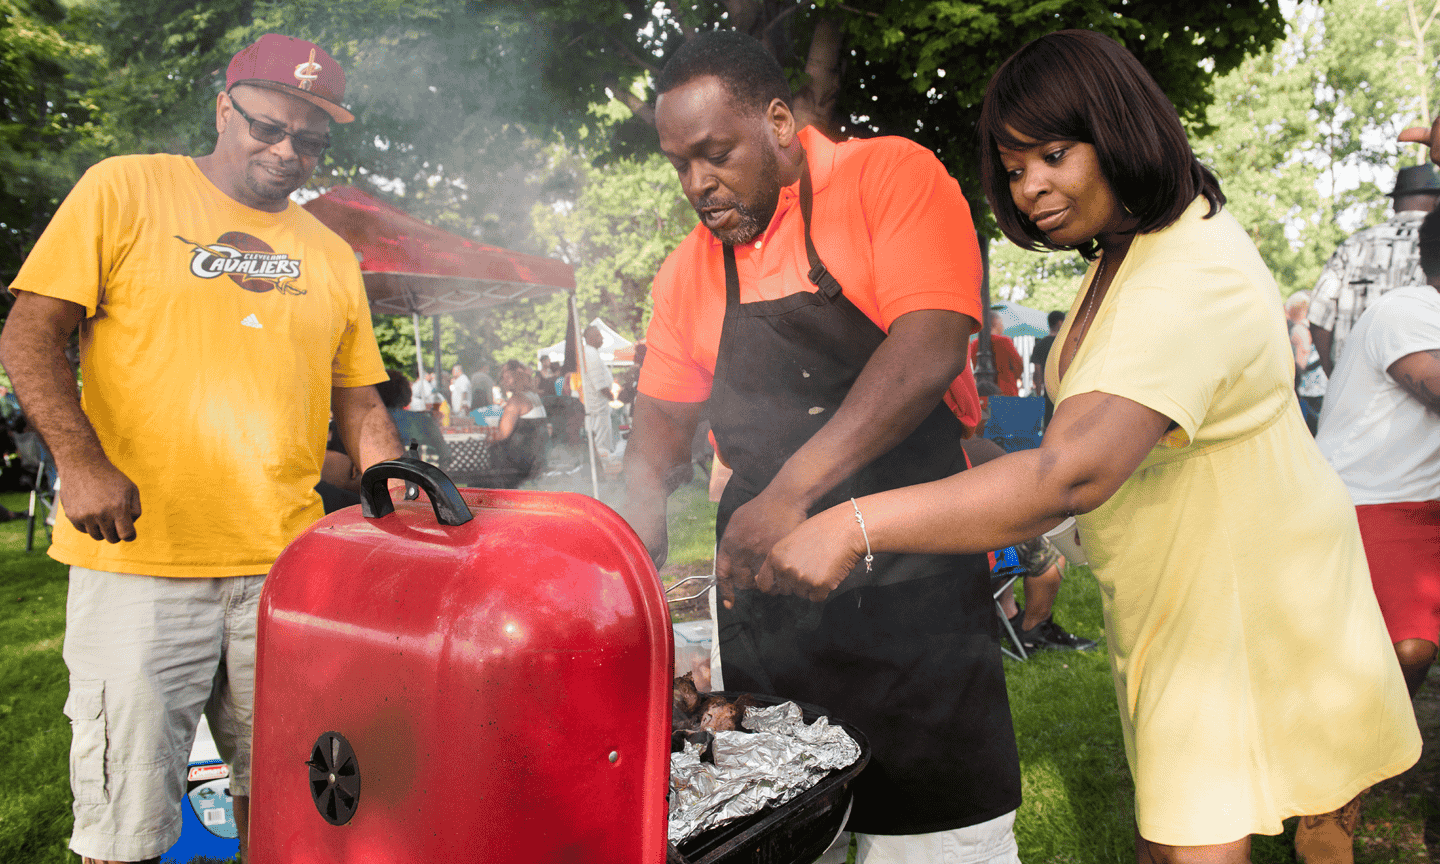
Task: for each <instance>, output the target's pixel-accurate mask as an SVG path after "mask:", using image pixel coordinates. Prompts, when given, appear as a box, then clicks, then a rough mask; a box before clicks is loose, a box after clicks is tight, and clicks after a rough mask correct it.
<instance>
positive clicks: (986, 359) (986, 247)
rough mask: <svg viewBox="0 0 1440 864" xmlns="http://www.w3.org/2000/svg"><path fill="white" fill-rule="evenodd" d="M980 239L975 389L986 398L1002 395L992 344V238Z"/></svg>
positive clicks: (978, 234) (984, 237) (980, 235)
mask: <svg viewBox="0 0 1440 864" xmlns="http://www.w3.org/2000/svg"><path fill="white" fill-rule="evenodd" d="M976 239H977V240H979V241H980V310H981V311H980V347H979V348H977V349H975V389H976V390H977V391H979V393H980V395H981V396H984V397H986V398H988V397H990V396H998V395H1000V388H999V387H998V386H997V385H996V383H995V377H996V375H997V372H996V369H995V350H994V348H992V347H991V345H990V238H989V237H986V236H985V235H984V234H983V233H978V232H977V237H976Z"/></svg>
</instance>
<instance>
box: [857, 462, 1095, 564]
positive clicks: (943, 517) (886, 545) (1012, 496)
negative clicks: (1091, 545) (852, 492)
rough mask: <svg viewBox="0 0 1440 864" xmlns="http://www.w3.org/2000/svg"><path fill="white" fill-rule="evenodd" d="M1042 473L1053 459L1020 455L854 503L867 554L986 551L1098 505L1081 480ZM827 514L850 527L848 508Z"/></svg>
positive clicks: (1032, 533)
mask: <svg viewBox="0 0 1440 864" xmlns="http://www.w3.org/2000/svg"><path fill="white" fill-rule="evenodd" d="M1050 469H1053V460H1052V459H1050V458H1048V457H1047V456H1046V455H1045V454H1044V452H1043V451H1042V450H1022V451H1020V452H1017V453H1013V454H1009V455H1007V456H1005V457H1003V458H1001V459H997V460H995V461H993V462H990V463H988V464H985V465H981V466H979V467H977V468H973V469H971V470H969V471H962V472H961V473H959V474H954V475H952V476H950V477H946V478H943V479H941V480H936V481H934V482H931V483H926V484H922V485H919V486H909V487H904V488H901V489H893V490H890V491H888V492H881V493H878V494H875V495H869V496H866V497H864V498H861V499H859V500H858V501H857V504H858V505H859V507H860V511H861V513H862V515H863V516H864V517H865V527H866V531H867V532H868V533H869V535H870V546H871V549H872V550H873V551H875V552H912V553H937V554H961V553H971V552H989V551H992V550H995V549H1002V548H1004V547H1006V546H1013V545H1015V544H1016V543H1021V542H1024V541H1026V540H1029V539H1031V538H1033V537H1036V536H1038V535H1040V534H1043V533H1045V532H1046V531H1049V530H1050V529H1051V528H1054V527H1055V526H1056V525H1058V524H1059V523H1060V522H1062V521H1064V519H1065V518H1066V517H1067V516H1071V515H1074V514H1075V513H1080V512H1087V511H1088V510H1090V509H1093V508H1094V506H1098V504H1099V503H1100V502H1098V501H1094V500H1093V499H1094V497H1095V496H1094V494H1093V493H1094V490H1093V489H1088V488H1087V486H1089V485H1090V484H1088V483H1087V482H1086V481H1085V480H1084V479H1079V478H1071V479H1063V478H1062V477H1061V476H1059V472H1058V471H1055V470H1050ZM1101 500H1102V501H1103V499H1101ZM835 509H836V510H838V511H840V512H838V513H837V514H836V517H835V518H836V519H837V521H838V520H839V519H842V518H844V517H845V516H847V515H848V516H849V518H850V521H852V522H853V521H854V509H853V508H852V507H851V505H850V502H848V501H847V502H845V503H844V504H842V505H840V506H839V507H837V508H835ZM846 511H848V514H847V512H846ZM858 528H859V526H858V524H857V525H856V529H857V530H858ZM861 542H862V544H863V538H862V540H861Z"/></svg>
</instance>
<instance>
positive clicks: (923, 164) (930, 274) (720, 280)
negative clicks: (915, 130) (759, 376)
mask: <svg viewBox="0 0 1440 864" xmlns="http://www.w3.org/2000/svg"><path fill="white" fill-rule="evenodd" d="M800 142H801V144H803V145H804V147H805V153H806V158H807V159H808V160H809V163H810V178H811V183H812V184H813V186H814V210H813V213H812V217H811V224H810V236H811V238H812V239H813V240H814V243H815V249H816V251H818V252H819V253H820V258H821V260H822V261H824V262H825V266H826V268H827V269H829V271H830V272H831V273H832V274H834V276H835V278H836V279H837V280H839V282H840V284H841V286H843V287H844V289H845V296H846V297H847V298H849V300H850V302H851V303H854V304H855V306H856V307H857V308H858V309H859V310H860V311H861V312H863V313H865V315H866V316H867V317H869V318H870V320H871V321H874V322H875V324H876V325H878V326H879V327H880V329H881V330H884V331H885V332H887V333H888V332H889V330H890V324H891V323H892V322H893V321H894V320H895V319H896V318H899V317H900V316H901V315H904V314H905V313H907V312H915V311H917V310H920V309H945V310H949V311H952V312H960V313H962V314H965V315H968V316H970V317H971V318H972V319H974V320H975V321H979V320H980V318H981V315H980V276H981V272H980V249H979V244H978V243H977V241H976V239H975V228H974V225H973V223H972V222H971V221H970V207H969V205H968V204H966V203H965V196H963V195H962V194H961V193H960V185H959V184H958V183H956V182H955V180H954V179H953V178H952V177H951V176H950V175H949V174H948V173H947V172H946V171H945V166H943V165H941V164H940V160H938V159H936V158H935V154H933V153H931V152H930V151H929V150H926V149H925V148H924V147H921V146H920V145H919V144H916V143H914V142H913V141H908V140H906V139H904V138H872V139H867V140H852V141H844V142H841V143H839V144H836V143H833V142H831V141H830V140H828V139H827V138H825V137H824V136H823V135H821V134H819V133H818V132H816V131H814V130H813V129H810V128H809V127H806V128H805V129H802V130H800ZM799 198H800V184H799V182H798V181H797V182H796V183H794V184H793V185H791V186H787V187H785V188H784V189H781V190H780V201H779V204H778V205H777V206H776V208H775V216H774V217H773V218H772V219H771V220H770V225H769V227H767V228H766V229H765V231H764V233H762V234H761V235H760V236H759V237H757V238H756V239H755V240H754V241H752V242H750V243H747V244H745V245H743V246H736V247H735V264H736V268H737V269H738V270H739V273H740V302H742V303H753V302H756V301H761V300H775V299H778V298H780V297H785V296H787V295H790V294H794V293H797V292H800V291H814V290H815V286H814V285H813V284H811V282H810V279H809V277H808V275H807V274H808V272H809V270H810V265H809V262H808V260H807V259H806V257H805V229H804V223H803V221H802V219H801V216H800V200H799ZM654 301H655V307H654V314H653V316H652V317H651V319H650V328H649V330H648V332H647V333H646V336H645V341H646V344H647V345H648V346H649V349H648V352H647V353H646V355H645V365H644V368H643V369H641V371H640V384H639V391H640V392H641V393H644V394H645V395H647V396H650V397H652V398H655V399H665V400H667V401H671V402H703V401H704V400H705V399H706V398H708V397H709V395H710V386H711V382H712V381H713V379H714V377H715V356H716V352H717V351H718V349H719V345H720V328H721V325H722V324H723V323H724V319H725V264H724V247H723V245H722V244H721V243H720V241H719V240H717V239H716V238H715V235H713V234H711V233H710V231H709V229H707V228H706V227H705V226H704V225H703V224H700V225H696V226H695V230H694V231H692V232H690V236H688V237H686V238H685V240H684V241H683V242H682V243H681V244H680V246H679V248H677V249H676V250H675V251H674V252H672V253H671V254H670V257H669V258H666V259H665V263H664V264H663V265H662V266H661V267H660V272H659V274H658V275H656V277H655V285H654ZM945 402H946V404H947V405H949V407H950V410H951V411H953V412H954V413H955V416H956V417H958V418H959V419H960V422H961V423H962V424H964V426H965V427H966V429H967V432H968V430H970V429H973V428H974V427H975V425H976V424H977V423H979V421H980V400H979V397H978V396H977V395H976V392H975V378H974V376H973V374H972V373H971V371H970V366H969V364H968V363H967V364H966V366H965V371H964V372H963V373H961V375H960V376H959V377H958V378H956V379H955V381H954V382H953V383H952V384H951V385H950V389H949V391H948V392H947V393H946V395H945Z"/></svg>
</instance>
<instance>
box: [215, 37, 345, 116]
mask: <svg viewBox="0 0 1440 864" xmlns="http://www.w3.org/2000/svg"><path fill="white" fill-rule="evenodd" d="M236 84H249V85H252V86H254V87H264V88H265V89H267V90H274V91H276V92H279V93H285V94H287V95H290V96H295V97H298V98H300V99H304V100H305V101H306V102H309V103H311V104H312V105H315V106H317V107H319V108H320V109H321V110H322V111H324V112H325V113H326V114H329V115H330V117H331V119H333V120H334V121H335V122H336V123H349V122H350V121H352V120H354V119H355V115H354V114H351V113H350V112H349V111H348V110H346V108H345V106H344V105H341V104H340V100H341V99H343V98H345V70H343V69H341V68H340V64H339V63H336V62H335V58H333V57H331V56H330V55H329V54H326V53H325V49H323V48H321V47H320V46H319V45H316V44H315V43H314V42H307V41H305V40H304V39H296V38H295V37H293V36H282V35H280V34H279V33H267V34H265V35H264V36H261V37H260V38H259V39H258V40H256V42H255V44H253V45H251V46H250V47H249V48H246V49H244V50H243V51H241V52H240V53H239V54H236V55H235V56H234V57H233V58H231V60H230V66H229V68H227V69H226V70H225V92H226V93H229V92H230V89H231V88H232V87H234V86H235V85H236Z"/></svg>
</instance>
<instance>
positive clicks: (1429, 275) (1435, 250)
mask: <svg viewBox="0 0 1440 864" xmlns="http://www.w3.org/2000/svg"><path fill="white" fill-rule="evenodd" d="M1419 245H1420V269H1421V270H1423V271H1425V278H1426V279H1434V278H1435V277H1436V276H1440V208H1437V209H1435V210H1431V211H1430V212H1429V213H1428V214H1426V216H1425V221H1423V222H1421V223H1420V236H1419Z"/></svg>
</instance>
